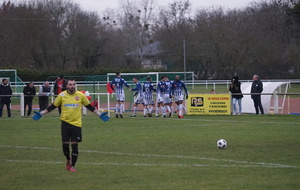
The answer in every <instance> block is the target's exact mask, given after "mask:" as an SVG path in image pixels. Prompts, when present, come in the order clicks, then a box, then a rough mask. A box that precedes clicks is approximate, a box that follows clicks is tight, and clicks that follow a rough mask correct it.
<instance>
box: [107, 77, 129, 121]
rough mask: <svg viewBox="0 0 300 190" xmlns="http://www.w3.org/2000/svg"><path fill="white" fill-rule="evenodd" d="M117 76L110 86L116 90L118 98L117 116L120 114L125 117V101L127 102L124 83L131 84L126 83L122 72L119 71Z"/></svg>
mask: <svg viewBox="0 0 300 190" xmlns="http://www.w3.org/2000/svg"><path fill="white" fill-rule="evenodd" d="M116 76H117V77H116V78H114V79H113V80H112V82H111V83H110V87H111V88H112V89H113V90H114V92H115V93H116V100H117V105H116V118H118V117H119V116H120V117H121V118H123V115H122V113H123V110H124V102H125V94H124V87H123V86H124V85H125V86H126V87H127V88H129V85H128V84H127V83H126V81H125V80H124V79H123V78H121V73H120V72H117V73H116ZM114 86H115V88H114Z"/></svg>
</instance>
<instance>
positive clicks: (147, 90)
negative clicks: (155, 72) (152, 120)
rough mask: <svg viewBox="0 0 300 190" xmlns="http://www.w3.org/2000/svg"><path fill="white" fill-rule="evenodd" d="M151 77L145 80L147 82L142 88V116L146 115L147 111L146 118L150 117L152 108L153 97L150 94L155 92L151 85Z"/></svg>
mask: <svg viewBox="0 0 300 190" xmlns="http://www.w3.org/2000/svg"><path fill="white" fill-rule="evenodd" d="M151 80H152V79H151V77H148V78H147V81H148V82H146V83H145V84H144V86H143V92H144V105H145V108H144V116H145V115H146V114H147V111H148V116H149V117H152V110H153V106H154V100H153V95H152V92H156V90H155V89H154V87H153V85H152V84H151Z"/></svg>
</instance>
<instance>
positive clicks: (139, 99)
mask: <svg viewBox="0 0 300 190" xmlns="http://www.w3.org/2000/svg"><path fill="white" fill-rule="evenodd" d="M132 81H133V82H134V83H135V84H136V87H135V88H133V89H130V91H136V97H135V98H134V108H133V115H131V117H136V110H137V106H138V105H139V104H143V106H144V109H146V108H145V105H144V92H143V86H142V84H141V83H139V80H138V79H137V78H133V79H132ZM144 116H145V114H144Z"/></svg>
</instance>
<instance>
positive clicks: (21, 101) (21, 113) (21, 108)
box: [20, 94, 24, 117]
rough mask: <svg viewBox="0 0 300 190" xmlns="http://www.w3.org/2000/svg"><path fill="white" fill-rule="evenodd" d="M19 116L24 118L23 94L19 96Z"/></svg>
mask: <svg viewBox="0 0 300 190" xmlns="http://www.w3.org/2000/svg"><path fill="white" fill-rule="evenodd" d="M20 115H21V117H24V94H21V98H20Z"/></svg>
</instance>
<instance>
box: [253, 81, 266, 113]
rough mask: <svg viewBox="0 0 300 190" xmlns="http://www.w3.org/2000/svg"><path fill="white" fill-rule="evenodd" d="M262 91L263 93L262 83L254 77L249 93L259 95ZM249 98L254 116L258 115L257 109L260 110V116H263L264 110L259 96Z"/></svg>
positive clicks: (254, 95)
mask: <svg viewBox="0 0 300 190" xmlns="http://www.w3.org/2000/svg"><path fill="white" fill-rule="evenodd" d="M262 91H263V83H262V82H261V80H260V79H259V77H258V76H257V75H254V76H253V83H252V86H251V93H261V92H262ZM251 98H252V99H253V103H254V108H255V112H256V115H258V114H259V110H258V108H259V109H260V112H261V114H264V108H263V107H262V105H261V95H260V94H253V95H251Z"/></svg>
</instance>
